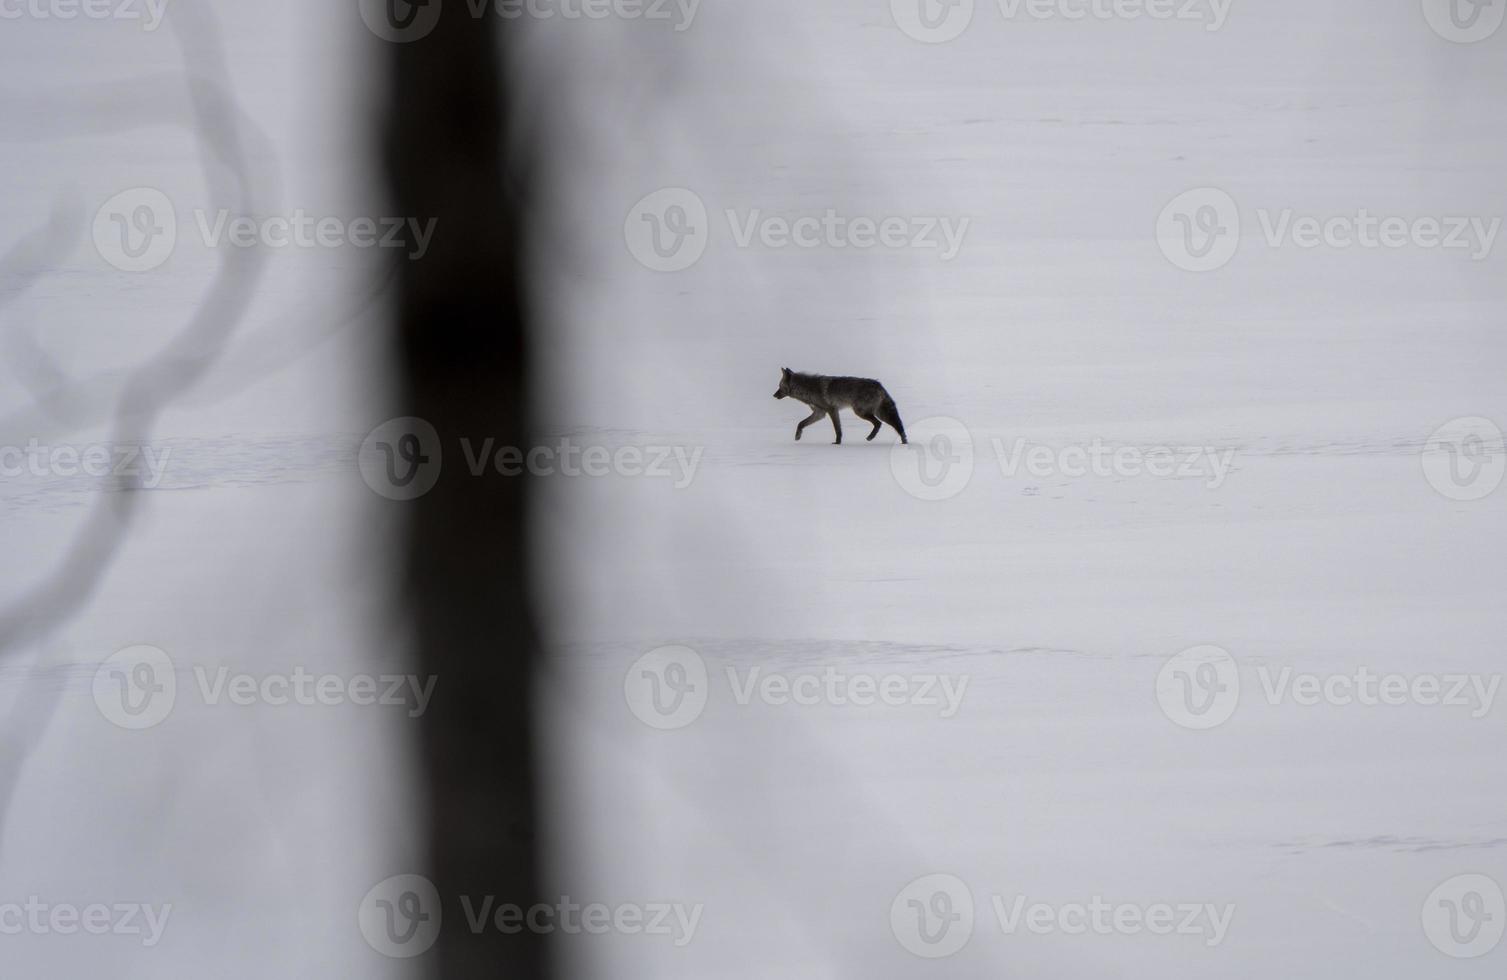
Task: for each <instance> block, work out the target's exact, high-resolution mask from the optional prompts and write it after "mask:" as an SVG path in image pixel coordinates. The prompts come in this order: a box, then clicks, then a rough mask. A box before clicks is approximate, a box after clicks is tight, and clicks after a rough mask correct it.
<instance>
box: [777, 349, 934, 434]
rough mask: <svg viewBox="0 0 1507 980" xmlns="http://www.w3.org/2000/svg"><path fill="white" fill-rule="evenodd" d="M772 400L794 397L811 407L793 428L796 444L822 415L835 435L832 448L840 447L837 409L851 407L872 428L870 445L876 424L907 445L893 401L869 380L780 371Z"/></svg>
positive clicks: (878, 385)
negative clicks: (872, 424) (889, 429)
mask: <svg viewBox="0 0 1507 980" xmlns="http://www.w3.org/2000/svg"><path fill="white" fill-rule="evenodd" d="M774 397H776V398H794V399H795V400H796V401H798V402H804V403H805V404H807V405H809V406H811V414H810V415H808V416H807V417H806V418H804V419H802V420H801V423H800V424H799V425H797V426H796V427H795V441H796V442H800V441H801V433H802V432H804V431H805V430H806V426H808V425H810V424H811V423H812V422H815V421H816V420H817V419H819V418H821V417H822V416H823V415H825V416H827V418H829V419H831V420H832V428H833V430H834V431H835V432H836V433H837V439H836V441H835V442H833V445H835V446H841V445H842V420H841V419H839V418H838V416H837V413H838V411H839V410H841V409H844V408H851V409H852V410H853V413H854V414H855V415H857V416H858V417H859V418H861V419H863V420H864V421H865V422H872V423H874V429H873V431H872V432H870V433H869V436H868V441H869V442H873V441H874V437H875V436H877V435H878V434H879V429H880V423H888V424H889V426H890V428H892V429H894V430H895V431H896V432H898V433H900V441H901V443H904V444H905V445H909V444H910V443H909V441H908V440H907V439H906V438H905V423H904V422H901V421H900V410H899V409H898V408H896V407H895V400H894V399H893V398H891V397H890V393H889V392H887V391H885V390H884V385H882V384H880V383H879V382H877V381H875V380H873V379H872V378H832V377H828V376H827V375H825V374H801V373H800V372H798V371H792V370H790V369H789V368H780V387H779V390H778V391H776V392H775V393H774Z"/></svg>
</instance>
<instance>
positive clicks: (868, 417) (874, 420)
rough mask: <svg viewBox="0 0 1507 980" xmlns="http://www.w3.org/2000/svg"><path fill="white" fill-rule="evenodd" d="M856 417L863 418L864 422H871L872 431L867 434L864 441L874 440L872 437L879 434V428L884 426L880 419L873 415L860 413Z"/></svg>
mask: <svg viewBox="0 0 1507 980" xmlns="http://www.w3.org/2000/svg"><path fill="white" fill-rule="evenodd" d="M858 417H859V418H861V419H863V420H864V421H865V422H870V423H872V424H873V426H874V431H873V432H870V433H869V434H868V438H866V439H865V440H864V441H865V442H873V441H874V437H875V436H877V435H878V434H879V430H880V429H881V428H883V427H884V423H883V422H881V421H879V419H877V418H876V417H874V416H873V415H860V416H858Z"/></svg>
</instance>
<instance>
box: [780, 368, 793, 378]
mask: <svg viewBox="0 0 1507 980" xmlns="http://www.w3.org/2000/svg"><path fill="white" fill-rule="evenodd" d="M780 373H781V374H783V375H785V376H786V377H787V378H788V377H789V376H790V375H791V374H792V373H793V372H792V371H791V370H790V369H789V368H780Z"/></svg>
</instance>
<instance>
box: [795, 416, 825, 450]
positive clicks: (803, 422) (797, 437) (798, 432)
mask: <svg viewBox="0 0 1507 980" xmlns="http://www.w3.org/2000/svg"><path fill="white" fill-rule="evenodd" d="M824 414H826V413H825V412H823V411H822V410H821V409H819V408H813V409H812V410H811V414H810V415H808V416H806V417H805V418H803V419H801V421H800V422H799V423H798V424H797V425H796V427H795V441H796V442H800V441H801V433H802V432H805V431H806V426H808V425H810V424H811V423H812V422H815V421H816V420H817V419H819V418H821V417H822V416H823V415H824Z"/></svg>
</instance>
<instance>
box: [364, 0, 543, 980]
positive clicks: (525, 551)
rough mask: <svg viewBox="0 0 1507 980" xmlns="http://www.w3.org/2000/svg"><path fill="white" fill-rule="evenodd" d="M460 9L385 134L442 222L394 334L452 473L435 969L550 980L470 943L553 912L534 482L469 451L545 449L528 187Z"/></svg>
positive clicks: (422, 613) (422, 564) (396, 54)
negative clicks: (492, 918)
mask: <svg viewBox="0 0 1507 980" xmlns="http://www.w3.org/2000/svg"><path fill="white" fill-rule="evenodd" d="M445 8H446V9H445V10H444V16H443V17H441V18H440V21H439V25H438V27H436V28H435V30H434V32H433V33H432V34H430V35H429V36H428V37H426V38H424V39H422V40H419V41H416V42H413V43H408V44H392V45H387V48H388V49H389V50H388V52H387V54H386V58H387V64H388V68H389V74H390V78H389V82H390V91H389V93H388V97H389V115H388V117H387V120H386V127H385V132H384V138H385V142H386V146H385V151H386V163H387V172H388V175H389V177H390V180H391V190H392V196H393V201H394V203H395V206H396V207H397V208H398V211H397V212H396V213H398V214H400V215H404V216H411V217H416V218H419V219H420V220H421V221H422V220H427V219H429V218H434V219H437V225H436V227H435V231H434V239H433V244H432V246H431V247H430V249H429V252H428V254H427V255H425V256H424V257H423V258H422V259H421V260H418V261H410V260H409V259H407V258H406V257H405V258H404V259H401V260H400V261H401V262H402V266H401V270H400V272H399V284H400V285H399V288H398V292H397V295H398V301H397V302H398V310H397V323H396V326H397V344H396V360H397V371H398V380H399V384H400V391H399V396H400V405H401V406H402V408H403V410H404V413H405V414H408V415H413V416H417V417H419V418H422V419H425V420H427V421H428V422H430V423H431V424H432V425H433V426H434V427H435V429H436V430H437V431H438V433H439V436H440V440H441V444H442V446H443V451H444V454H445V459H444V465H443V468H442V471H441V476H440V478H439V482H438V484H437V485H436V486H435V488H434V489H433V490H432V491H431V492H429V493H428V494H426V495H425V496H423V497H421V498H419V499H418V500H415V501H412V502H409V503H407V504H400V505H399V506H402V507H404V508H405V509H406V510H405V512H406V515H407V528H406V535H405V542H404V546H405V549H406V555H405V562H406V568H405V573H406V582H405V588H406V596H407V600H408V603H409V607H410V612H411V614H412V617H413V621H414V623H415V625H416V629H417V640H418V646H419V651H420V657H421V666H420V669H421V670H422V671H423V672H425V673H432V674H433V675H435V676H437V678H438V681H437V684H436V687H435V694H434V699H433V702H432V703H431V706H430V708H429V710H428V712H427V713H426V715H425V716H424V719H423V723H422V724H423V763H424V766H425V770H424V776H425V778H426V779H427V791H428V804H429V806H430V808H431V812H432V825H431V829H430V841H431V845H430V847H431V850H430V854H431V862H430V877H431V878H432V879H433V881H434V883H435V885H436V886H437V887H438V889H439V892H440V895H441V898H442V900H443V902H444V903H445V912H446V916H445V920H446V921H445V924H444V928H443V929H442V931H441V935H440V939H439V942H438V944H437V945H436V946H435V948H434V950H433V951H431V952H430V953H429V954H428V961H429V963H430V964H431V967H432V975H435V976H440V977H444V978H445V980H467V978H472V977H486V978H487V980H495V978H497V977H503V976H518V977H540V976H544V975H545V972H546V970H545V967H546V964H545V957H544V950H543V939H542V937H540V936H537V935H532V934H530V933H528V932H522V933H519V934H517V935H506V934H503V933H501V932H499V931H498V930H496V929H492V928H487V929H483V930H482V931H481V932H479V933H473V931H472V930H471V929H470V928H468V926H467V923H466V922H465V919H464V917H463V916H462V915H461V914H460V907H459V904H458V901H459V898H460V897H461V896H470V897H471V898H472V900H473V902H478V903H479V902H480V901H481V900H482V898H483V896H488V895H493V896H496V897H497V901H498V903H508V902H514V903H517V904H519V905H522V906H524V907H527V906H528V905H529V904H532V903H533V902H534V901H536V900H538V898H539V889H538V884H537V877H536V876H537V863H536V851H535V848H536V835H535V830H536V825H537V800H536V796H535V782H536V775H535V772H534V764H535V749H534V718H533V713H532V710H531V697H532V693H533V692H532V685H533V663H534V658H535V655H536V649H537V645H536V638H535V626H534V621H533V617H532V614H531V609H530V596H529V580H530V570H531V561H530V556H529V542H528V534H527V529H526V523H525V522H526V519H527V514H526V510H527V505H528V492H529V480H528V479H527V478H526V477H505V476H501V475H499V474H498V473H497V472H496V471H495V469H494V468H490V467H489V468H487V469H486V470H485V471H484V472H483V473H482V474H481V475H480V476H473V475H472V474H471V472H470V470H469V468H468V467H467V466H466V465H465V460H464V459H463V458H462V456H461V453H460V451H459V444H460V443H459V440H460V439H461V438H470V439H472V440H473V441H474V443H475V444H477V445H480V444H481V443H482V442H483V441H484V440H486V439H488V438H491V439H494V440H495V445H496V446H527V445H529V442H530V422H529V376H528V371H529V364H528V360H529V344H528V329H527V326H528V325H527V314H526V310H525V297H524V294H523V275H524V271H523V268H522V261H521V260H522V252H523V245H522V242H523V238H524V233H525V228H524V214H523V208H524V205H525V204H526V198H525V197H524V196H523V187H524V186H525V183H526V168H525V167H524V166H523V165H522V162H521V160H520V156H519V154H518V153H517V152H515V150H514V149H513V138H512V137H513V132H512V128H511V126H510V120H509V118H508V109H507V105H508V104H507V100H506V96H505V93H504V91H503V85H504V83H505V79H506V74H505V72H504V68H503V65H502V52H503V47H502V45H501V43H500V37H499V23H500V22H499V21H497V20H496V19H495V18H490V17H488V18H474V17H470V16H467V15H466V13H467V12H466V10H465V8H464V7H463V6H462V5H461V4H446V5H445Z"/></svg>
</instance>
